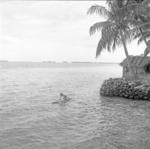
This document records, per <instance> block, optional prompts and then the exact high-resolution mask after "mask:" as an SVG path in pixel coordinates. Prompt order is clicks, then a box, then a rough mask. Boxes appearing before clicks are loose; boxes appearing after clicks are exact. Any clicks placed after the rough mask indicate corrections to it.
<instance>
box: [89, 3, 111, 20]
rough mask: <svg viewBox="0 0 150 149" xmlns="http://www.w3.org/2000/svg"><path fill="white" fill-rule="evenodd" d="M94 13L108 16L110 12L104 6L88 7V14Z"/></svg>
mask: <svg viewBox="0 0 150 149" xmlns="http://www.w3.org/2000/svg"><path fill="white" fill-rule="evenodd" d="M94 13H95V14H98V15H102V16H106V17H107V16H108V15H109V13H110V12H109V11H108V10H107V9H106V8H105V7H103V6H100V5H93V6H91V7H90V8H89V9H88V11H87V14H94Z"/></svg>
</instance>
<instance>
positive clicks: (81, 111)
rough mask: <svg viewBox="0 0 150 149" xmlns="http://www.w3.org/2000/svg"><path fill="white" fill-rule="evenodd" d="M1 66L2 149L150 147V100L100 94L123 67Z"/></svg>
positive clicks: (121, 148) (0, 122)
mask: <svg viewBox="0 0 150 149" xmlns="http://www.w3.org/2000/svg"><path fill="white" fill-rule="evenodd" d="M0 66H1V68H0V149H149V148H150V102H148V101H132V100H127V99H121V98H106V97H100V95H99V88H100V85H101V83H102V82H103V80H104V79H107V78H109V77H120V76H121V71H122V69H121V67H120V66H119V65H117V64H67V63H66V64H49V65H44V66H43V65H39V67H38V66H35V65H34V66H32V65H30V64H28V65H26V64H23V65H20V64H17V65H16V64H10V63H9V64H8V63H7V62H6V63H5V64H4V63H3V64H1V65H0ZM60 92H63V93H65V94H67V95H68V96H69V97H70V98H71V99H72V100H71V101H69V102H68V103H66V104H65V105H57V104H51V103H52V102H53V101H56V100H57V99H58V98H59V93H60Z"/></svg>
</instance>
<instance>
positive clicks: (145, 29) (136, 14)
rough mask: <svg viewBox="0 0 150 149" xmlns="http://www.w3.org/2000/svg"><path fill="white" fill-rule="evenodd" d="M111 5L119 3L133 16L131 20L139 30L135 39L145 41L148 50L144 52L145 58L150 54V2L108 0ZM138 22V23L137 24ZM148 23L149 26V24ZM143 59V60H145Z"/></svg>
mask: <svg viewBox="0 0 150 149" xmlns="http://www.w3.org/2000/svg"><path fill="white" fill-rule="evenodd" d="M107 1H108V3H109V4H111V5H113V3H117V5H118V6H120V8H123V9H124V8H125V9H126V8H127V9H126V10H127V11H128V13H129V14H131V16H130V17H131V19H132V20H135V21H133V22H134V24H132V25H133V26H134V27H136V28H137V29H138V32H137V34H136V35H135V38H140V39H139V43H140V42H141V41H144V42H145V44H146V49H145V51H144V57H145V56H147V55H148V54H149V52H150V42H149V41H148V40H147V38H148V37H149V35H150V31H149V30H150V27H149V26H150V23H149V22H150V6H149V5H150V1H149V0H122V1H120V0H107ZM136 21H137V22H136ZM147 23H148V24H147ZM144 57H143V59H144Z"/></svg>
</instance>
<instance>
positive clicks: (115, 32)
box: [87, 4, 135, 77]
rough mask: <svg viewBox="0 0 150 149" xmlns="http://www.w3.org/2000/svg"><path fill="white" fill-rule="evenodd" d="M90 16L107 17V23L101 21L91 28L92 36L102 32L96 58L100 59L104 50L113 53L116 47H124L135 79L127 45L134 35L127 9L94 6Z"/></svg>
mask: <svg viewBox="0 0 150 149" xmlns="http://www.w3.org/2000/svg"><path fill="white" fill-rule="evenodd" d="M87 13H88V14H94V13H96V14H99V15H101V16H105V17H106V21H101V22H97V23H95V24H93V25H92V26H91V27H90V35H93V34H94V33H95V32H96V31H101V38H100V40H99V42H98V45H97V50H96V57H98V56H99V55H100V54H101V52H102V51H103V50H104V49H107V50H108V51H113V50H115V49H116V46H119V45H123V48H124V52H125V55H126V58H127V62H128V67H129V71H130V73H131V75H132V76H134V77H135V72H134V71H133V69H132V67H131V64H130V61H129V54H128V50H127V45H126V43H127V42H128V41H131V40H132V34H131V33H130V30H129V29H130V28H129V21H128V20H127V18H128V15H129V14H127V11H126V10H125V9H119V7H118V5H116V4H115V5H109V9H106V8H105V7H103V6H99V5H94V6H91V7H90V8H89V10H88V12H87Z"/></svg>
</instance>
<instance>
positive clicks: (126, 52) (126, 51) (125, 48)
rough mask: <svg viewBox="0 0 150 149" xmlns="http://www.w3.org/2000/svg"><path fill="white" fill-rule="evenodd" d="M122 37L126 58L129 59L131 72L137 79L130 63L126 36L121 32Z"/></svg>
mask: <svg viewBox="0 0 150 149" xmlns="http://www.w3.org/2000/svg"><path fill="white" fill-rule="evenodd" d="M120 35H121V40H122V44H123V47H124V52H125V55H126V58H127V63H128V67H129V71H130V73H131V75H132V76H133V77H134V78H136V74H135V72H134V70H133V68H132V67H131V63H130V61H129V54H128V50H127V46H126V43H125V39H124V36H123V33H122V31H121V30H120Z"/></svg>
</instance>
